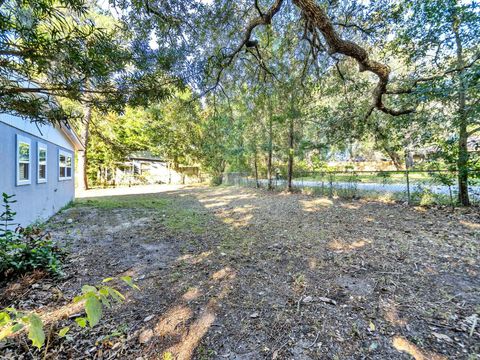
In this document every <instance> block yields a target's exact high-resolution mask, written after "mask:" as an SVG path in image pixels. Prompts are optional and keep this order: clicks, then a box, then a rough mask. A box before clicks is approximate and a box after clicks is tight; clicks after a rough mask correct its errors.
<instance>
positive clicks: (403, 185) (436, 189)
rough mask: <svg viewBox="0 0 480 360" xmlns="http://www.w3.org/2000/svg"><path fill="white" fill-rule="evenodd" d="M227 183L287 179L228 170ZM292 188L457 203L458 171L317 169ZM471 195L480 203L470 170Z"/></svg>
mask: <svg viewBox="0 0 480 360" xmlns="http://www.w3.org/2000/svg"><path fill="white" fill-rule="evenodd" d="M223 181H224V183H225V184H226V185H238V186H252V187H263V188H268V187H270V188H272V189H278V190H283V189H285V188H286V186H287V180H286V179H285V178H283V177H281V176H276V177H274V178H273V179H272V180H271V181H270V186H269V181H268V179H264V178H261V179H258V182H257V180H255V178H254V177H252V176H251V175H249V174H247V173H228V174H225V175H224V179H223ZM292 187H293V188H294V189H298V190H301V191H302V192H307V193H312V194H315V195H319V196H329V197H339V198H349V199H353V198H371V199H382V200H394V201H400V202H406V203H409V204H419V205H432V204H443V205H451V206H455V205H457V202H458V201H457V197H458V186H457V172H456V171H449V170H430V171H417V170H409V171H407V170H405V171H315V172H313V171H312V172H303V173H297V174H295V176H294V178H293V180H292ZM469 195H470V200H471V202H472V204H473V205H480V171H470V172H469Z"/></svg>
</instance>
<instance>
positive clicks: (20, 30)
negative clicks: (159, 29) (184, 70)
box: [0, 0, 179, 123]
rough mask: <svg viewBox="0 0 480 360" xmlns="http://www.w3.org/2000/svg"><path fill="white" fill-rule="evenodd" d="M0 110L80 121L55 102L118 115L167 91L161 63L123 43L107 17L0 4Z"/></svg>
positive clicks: (81, 7) (16, 2) (46, 1)
mask: <svg viewBox="0 0 480 360" xmlns="http://www.w3.org/2000/svg"><path fill="white" fill-rule="evenodd" d="M0 34H1V35H0V44H1V50H0V62H1V66H0V85H1V86H0V88H1V90H0V96H1V98H2V101H1V102H0V110H1V111H2V112H7V113H12V114H16V115H19V116H22V117H26V118H29V119H31V120H33V121H37V122H43V123H45V122H55V123H59V122H61V121H64V119H65V117H78V116H81V114H79V113H78V112H71V111H68V109H66V108H64V107H63V106H61V105H60V104H59V103H58V102H57V100H56V99H55V98H63V99H71V100H74V101H79V102H81V103H83V104H86V103H89V104H91V105H92V106H94V107H95V108H98V109H100V110H102V111H106V110H115V111H121V110H122V109H123V107H124V105H125V104H127V103H128V104H132V105H134V106H138V105H145V104H148V102H149V101H150V100H154V101H158V100H160V99H163V98H164V97H165V96H166V95H167V94H168V93H169V91H170V90H169V88H168V87H167V86H166V84H169V85H170V86H171V85H172V84H175V83H179V81H177V80H173V79H172V78H167V76H166V75H165V70H167V69H169V67H170V66H171V62H170V61H165V60H166V58H167V57H168V56H166V55H164V54H162V53H157V54H153V52H152V51H151V50H148V49H146V48H144V47H142V46H135V44H131V43H130V39H131V35H130V34H129V31H128V28H127V27H125V26H123V25H122V24H121V23H120V22H119V21H117V20H115V19H114V18H113V17H112V16H108V12H107V11H105V10H102V9H99V8H97V7H96V5H95V2H89V1H86V0H64V1H61V2H57V1H50V0H34V1H22V0H6V1H2V2H1V3H0Z"/></svg>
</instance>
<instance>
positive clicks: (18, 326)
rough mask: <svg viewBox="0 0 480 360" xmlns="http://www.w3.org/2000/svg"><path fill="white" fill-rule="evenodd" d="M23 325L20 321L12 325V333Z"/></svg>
mask: <svg viewBox="0 0 480 360" xmlns="http://www.w3.org/2000/svg"><path fill="white" fill-rule="evenodd" d="M24 326H25V325H23V324H22V323H17V324H15V325H13V326H12V333H16V332H17V331H20V330H21V329H23V328H24Z"/></svg>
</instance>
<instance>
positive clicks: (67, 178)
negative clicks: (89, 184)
mask: <svg viewBox="0 0 480 360" xmlns="http://www.w3.org/2000/svg"><path fill="white" fill-rule="evenodd" d="M62 155H63V156H65V161H66V159H67V157H69V158H70V169H71V170H70V176H60V168H61V167H62V166H61V165H62V164H61V163H60V156H62ZM63 167H65V175H67V168H68V167H67V166H66V165H65V166H63ZM72 177H73V154H72V153H71V152H68V151H63V150H60V149H59V150H58V180H60V181H65V180H71V179H72Z"/></svg>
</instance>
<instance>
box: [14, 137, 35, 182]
mask: <svg viewBox="0 0 480 360" xmlns="http://www.w3.org/2000/svg"><path fill="white" fill-rule="evenodd" d="M30 148H31V142H30V139H29V138H27V137H25V136H21V135H17V185H28V184H31V182H32V180H31V171H30V164H31V156H30Z"/></svg>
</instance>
